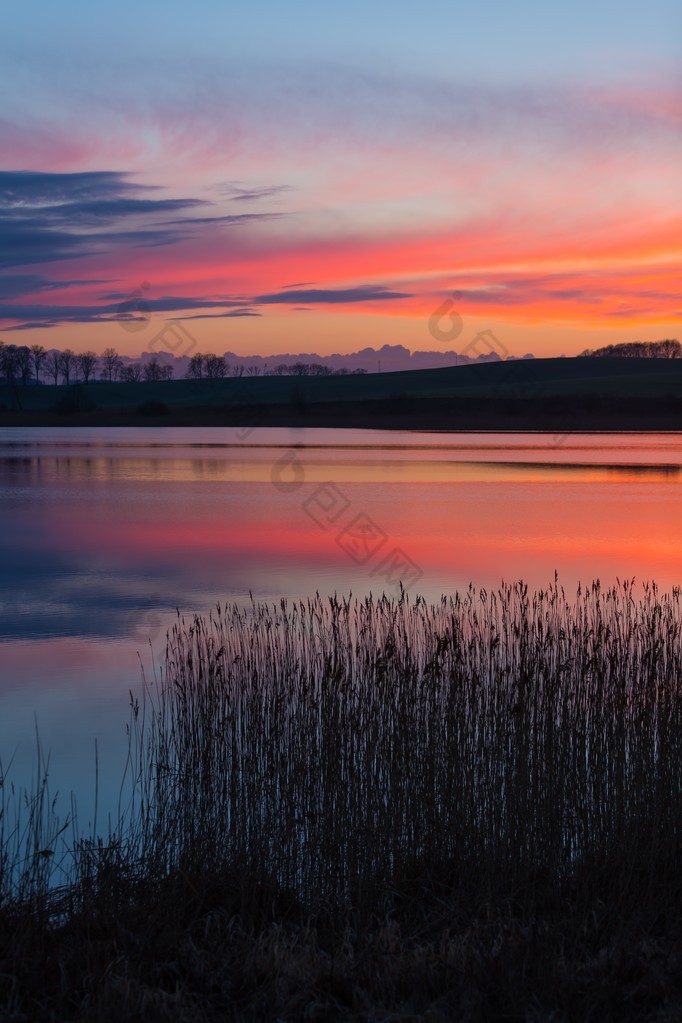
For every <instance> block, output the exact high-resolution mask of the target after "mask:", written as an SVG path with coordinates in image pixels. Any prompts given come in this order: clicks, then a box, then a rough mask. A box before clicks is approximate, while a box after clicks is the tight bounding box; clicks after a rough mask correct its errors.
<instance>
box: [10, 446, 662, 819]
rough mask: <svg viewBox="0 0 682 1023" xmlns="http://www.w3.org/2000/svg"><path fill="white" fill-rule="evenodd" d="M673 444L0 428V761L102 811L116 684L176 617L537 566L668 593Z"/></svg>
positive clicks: (433, 588) (124, 683) (155, 658)
mask: <svg viewBox="0 0 682 1023" xmlns="http://www.w3.org/2000/svg"><path fill="white" fill-rule="evenodd" d="M681 482H682V435H680V434H658V435H652V434H627V435H625V434H620V435H611V434H600V435H572V436H570V437H567V438H563V437H556V436H553V435H546V436H545V435H542V434H507V435H499V434H466V435H465V434H427V433H398V432H384V431H369V430H302V429H251V430H241V431H240V430H234V429H228V428H226V429H217V428H216V429H201V428H196V429H170V428H158V427H157V428H154V427H150V428H145V429H126V428H117V429H99V430H88V429H74V428H71V429H70V428H64V429H61V430H46V429H45V430H44V429H15V430H0V524H1V526H2V529H1V531H0V581H1V589H0V602H1V609H2V614H1V615H0V757H1V759H2V763H3V765H4V767H5V769H6V768H7V766H8V764H9V763H10V761H11V762H12V766H11V770H10V777H11V778H13V779H15V781H16V782H17V783H19V784H26V783H27V782H28V781H29V780H30V775H31V765H32V763H33V760H34V753H35V741H36V740H35V734H36V727H37V730H38V733H39V735H40V738H41V743H42V745H43V747H44V748H45V749H46V750H49V751H50V753H51V761H50V776H51V778H52V780H53V789H54V788H58V789H59V790H60V792H61V793H62V802H63V805H64V807H65V808H68V799H67V793H68V792H69V791H71V790H73V791H74V792H75V793H76V795H77V798H78V803H79V807H80V812H81V824H82V825H83V826H87V823H88V820H89V819H90V815H91V814H92V812H93V810H92V808H93V804H94V776H95V744H97V757H98V762H99V775H100V782H99V788H100V797H99V800H100V812H106V811H108V810H113V809H114V808H115V805H116V800H117V795H118V787H119V783H120V780H121V774H122V769H123V762H124V757H125V751H126V748H127V746H126V734H125V732H126V724H127V722H128V703H129V695H128V694H129V692H130V691H132V692H133V694H135V695H139V694H140V692H141V687H142V682H141V678H142V669H143V668H144V670H145V672H146V673H147V675H151V674H152V672H153V668H154V664H157V665H158V664H160V663H162V661H163V652H164V643H165V632H166V629H167V627H168V626H169V625H170V624H171V623H172V622H173V621H174V619H175V616H176V614H177V611H180V612H181V613H184V614H185V615H187V616H191V615H192V614H193V613H194V612H198V611H206V610H209V609H210V608H211V607H213V606H215V604H216V602H218V601H219V602H221V603H225V602H232V601H235V602H238V603H240V604H248V603H250V600H251V596H250V595H251V594H252V595H253V597H254V598H255V599H256V600H263V601H270V602H272V601H278V600H279V598H280V597H287V598H290V599H300V598H305V597H307V596H309V595H313V594H315V592H319V593H320V594H322V595H327V594H333V593H338V594H348V593H349V592H352V593H353V594H356V595H359V596H364V595H366V594H367V593H369V592H373V593H376V594H380V593H382V592H387V593H395V594H398V593H399V592H400V583H401V582H402V583H403V584H404V585H405V587H406V588H407V590H408V592H409V593H411V594H412V593H414V594H416V593H422V594H423V595H424V596H425V597H426V598H427V599H436V598H437V597H439V596H440V594H441V593H448V592H452V591H454V590H455V589H458V588H459V589H462V588H464V589H466V587H467V586H468V585H469V583H470V582H473V583H474V584H475V585H476V586H484V587H487V588H491V587H496V586H497V585H499V583H500V581H501V580H502V579H505V580H508V581H511V580H516V579H519V578H523V579H524V580H525V581H527V582H528V583H529V585H530V586H533V587H535V586H544V585H545V584H547V583H548V582H550V581H551V580H553V578H554V573H555V571H556V572H558V574H559V580H560V582H561V583H562V584H563V586H564V587H565V588H566V590H567V591H572V590H574V589H575V587H576V586H577V584H578V583H579V582H581V581H582V582H586V581H591V580H592V579H593V578H600V579H601V580H602V582H604V583H610V582H613V581H615V579H616V577H619V578H620V579H624V578H632V577H635V578H636V579H637V580H646V579H655V580H656V582H657V583H658V584H659V586H660V587H661V588H670V587H672V586H674V585H678V584H679V583H680V581H681V580H682V545H680V543H679V533H680V527H679V510H680V497H681V495H682V490H681V489H680V483H681Z"/></svg>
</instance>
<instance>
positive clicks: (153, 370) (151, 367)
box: [142, 355, 161, 382]
mask: <svg viewBox="0 0 682 1023" xmlns="http://www.w3.org/2000/svg"><path fill="white" fill-rule="evenodd" d="M142 372H143V373H144V378H145V380H149V381H151V382H153V381H156V380H160V379H161V363H160V362H159V360H158V359H157V357H156V356H155V355H153V356H152V357H151V359H150V360H149V362H147V363H145V365H144V367H143V370H142Z"/></svg>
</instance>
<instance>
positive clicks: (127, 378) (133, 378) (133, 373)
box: [120, 362, 142, 384]
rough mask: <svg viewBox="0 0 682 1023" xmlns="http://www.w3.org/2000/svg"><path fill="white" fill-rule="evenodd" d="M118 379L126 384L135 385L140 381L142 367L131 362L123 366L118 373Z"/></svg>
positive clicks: (137, 363)
mask: <svg viewBox="0 0 682 1023" xmlns="http://www.w3.org/2000/svg"><path fill="white" fill-rule="evenodd" d="M120 379H121V380H123V381H124V382H125V383H126V384H137V383H139V381H140V380H141V379H142V366H141V365H140V363H139V362H131V363H130V365H128V366H124V368H123V369H122V370H121V373H120Z"/></svg>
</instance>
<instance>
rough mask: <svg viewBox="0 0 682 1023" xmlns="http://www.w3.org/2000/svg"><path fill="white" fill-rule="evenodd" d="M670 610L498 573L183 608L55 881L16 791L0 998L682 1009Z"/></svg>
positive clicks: (681, 770) (44, 811) (281, 1012)
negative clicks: (119, 807) (106, 799)
mask: <svg viewBox="0 0 682 1023" xmlns="http://www.w3.org/2000/svg"><path fill="white" fill-rule="evenodd" d="M681 599H682V598H681V595H680V592H679V591H678V590H675V591H673V592H672V593H668V594H659V593H658V592H657V590H656V588H655V587H654V586H650V587H646V588H644V589H643V590H641V591H640V590H638V591H635V590H634V588H633V586H632V584H630V583H627V582H626V583H622V584H621V583H619V584H618V585H617V586H616V587H614V588H610V589H605V590H602V589H601V588H600V586H599V585H598V584H594V585H592V586H590V587H589V588H587V589H586V590H584V591H581V592H579V593H578V595H577V596H576V597H575V598H574V599H571V600H567V599H566V597H565V595H564V593H563V591H562V590H561V588H560V587H559V586H558V585H556V584H555V585H554V586H552V587H550V588H548V589H547V590H545V591H539V592H536V593H529V592H528V590H527V588H526V587H525V586H523V585H522V584H516V585H513V586H503V587H502V588H501V589H500V590H499V591H498V592H496V593H486V592H485V591H480V592H476V591H475V590H473V589H471V588H470V589H469V591H468V592H467V593H464V594H460V595H457V596H455V597H454V598H443V599H442V600H441V602H440V603H438V604H436V605H427V604H426V603H425V602H424V601H423V600H421V599H417V600H416V601H414V602H410V601H409V600H408V599H407V597H406V596H405V595H403V597H402V598H401V599H399V600H391V599H388V598H382V599H379V600H371V599H368V600H366V601H356V600H354V601H343V600H338V599H336V598H334V599H331V600H326V601H325V600H322V599H320V598H316V599H315V600H312V601H309V602H307V603H302V604H294V605H287V604H285V603H282V604H281V605H280V606H279V607H275V608H269V607H266V606H263V605H254V606H253V607H252V608H250V609H248V610H246V611H244V610H240V609H239V608H237V607H227V608H224V609H223V608H218V609H217V611H216V613H214V614H213V615H212V616H210V617H209V618H208V619H206V618H194V619H193V620H192V621H191V622H189V623H187V622H185V621H184V620H179V621H178V623H177V625H176V627H175V628H174V629H173V630H172V632H171V633H170V634H169V638H168V649H167V658H166V665H165V669H164V671H163V672H162V674H161V677H160V678H159V679H158V680H157V682H156V684H155V685H154V686H153V687H151V688H150V689H149V691H148V694H147V698H146V700H145V701H144V703H143V705H142V706H139V705H137V704H135V705H134V706H133V714H132V725H131V735H130V739H131V745H130V751H131V756H130V777H131V779H132V801H131V805H130V808H129V811H128V814H127V815H126V816H125V817H124V818H122V820H121V822H120V824H119V826H118V828H117V830H116V832H115V834H113V835H111V836H109V837H108V838H107V839H106V841H102V840H101V839H98V838H97V837H93V838H92V839H90V840H89V841H83V840H76V839H74V840H73V841H72V843H71V846H70V853H71V857H72V859H71V868H70V869H71V872H70V875H69V883H68V884H66V885H62V886H61V887H60V888H58V889H55V887H54V874H53V876H52V878H51V877H50V875H49V869H52V870H53V871H54V864H55V860H57V859H59V862H60V863H62V869H66V868H64V866H63V856H62V857H59V858H58V857H57V856H56V855H43V854H44V853H46V852H53V853H56V845H54V843H55V842H56V839H57V831H58V830H59V827H61V826H62V825H59V824H58V822H55V821H54V820H53V819H52V817H51V816H50V813H49V801H46V797H45V795H43V797H42V801H39V802H37V803H36V802H35V801H36V800H38V799H39V797H38V796H34V797H33V803H31V801H30V800H29V802H28V803H27V806H29V808H30V807H31V806H33V816H32V817H30V815H29V819H30V820H32V821H33V822H34V826H33V830H31V828H29V830H28V832H26V834H27V835H28V836H29V838H30V840H29V841H28V843H27V842H26V841H24V840H23V839H22V838H21V835H22V831H21V828H19V830H17V826H16V824H15V823H13V825H12V829H9V830H8V824H7V821H8V819H9V818H8V807H7V805H6V806H5V811H4V815H3V816H2V818H0V825H2V826H3V827H4V828H5V831H4V833H3V832H0V840H2V841H1V842H0V892H1V893H2V900H3V902H2V908H0V940H2V941H3V942H5V943H6V944H5V951H4V953H3V952H0V1006H3V1005H4V1006H5V1011H6V1012H7V1013H13V1014H14V1015H13V1016H11V1017H9V1018H15V1019H43V1018H45V1019H49V1018H59V1019H93V1020H108V1019H137V1018H138V1017H139V1018H140V1019H142V1018H145V1019H158V1020H166V1019H174V1020H175V1019H177V1020H182V1019H185V1018H186V1019H207V1020H213V1019H216V1020H217V1019H263V1020H265V1019H272V1020H275V1019H287V1020H288V1019H292V1020H293V1019H303V1018H309V1019H358V1020H360V1019H362V1020H408V1019H417V1018H419V1019H421V1018H423V1019H433V1020H440V1019H453V1018H455V1019H457V1018H458V1019H481V1020H483V1019H500V1020H501V1019H519V1020H535V1019H537V1020H540V1019H543V1020H544V1019H551V1020H563V1019H575V1018H580V1019H595V1020H596V1019H599V1020H603V1019H625V1018H629V1019H659V1020H667V1019H671V1020H672V1019H677V1018H679V1017H680V1015H682V989H681V987H680V982H679V979H678V978H679V977H680V976H682V970H681V969H680V967H681V966H682V961H681V957H680V952H679V949H680V939H681V938H682V934H681V927H680V910H681V909H682V898H681V895H682V874H681V873H680V859H679V840H680V832H681V827H680V825H681V823H682V803H681V800H680V792H681V783H682V700H681V695H682V642H681V639H682V604H681ZM38 791H40V787H39V789H38ZM14 820H15V818H14V817H13V818H12V821H13V822H14ZM40 822H42V824H40ZM39 825H40V826H39ZM41 828H42V831H41ZM46 828H47V829H48V830H47V831H46V830H45V829H46ZM49 829H51V830H49ZM24 831H26V829H25V828H24ZM3 834H4V838H3ZM8 837H11V838H12V840H11V841H9V840H8ZM46 838H49V839H50V841H51V842H52V843H53V845H54V847H53V846H48V847H45V846H44V845H43V842H44V841H45V839H46ZM22 842H23V845H22ZM3 856H4V861H3V859H2V857H3ZM19 863H21V864H22V865H23V866H22V868H21V869H19V870H18V869H17V865H18V864H19ZM46 865H47V866H46ZM48 868H49V869H48ZM13 934H14V938H12V937H11V935H13ZM2 947H3V946H2V945H0V948H2ZM3 959H4V961H3ZM41 971H42V973H44V974H45V975H46V976H48V977H50V978H51V980H50V983H49V985H48V988H47V989H46V991H48V989H49V993H46V994H45V996H42V995H41V996H38V995H37V994H36V991H35V977H36V976H37V975H38V973H39V972H41ZM32 978H33V980H32ZM3 999H4V1001H3ZM0 1011H2V1010H1V1009H0ZM51 1014H52V1015H51Z"/></svg>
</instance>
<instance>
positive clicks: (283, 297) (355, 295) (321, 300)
mask: <svg viewBox="0 0 682 1023" xmlns="http://www.w3.org/2000/svg"><path fill="white" fill-rule="evenodd" d="M411 297H412V296H411V295H410V293H409V292H406V291H389V289H388V288H382V287H373V286H372V285H369V284H368V285H361V286H360V287H357V288H308V289H289V290H286V291H277V292H275V293H273V294H270V295H255V296H254V298H253V301H254V303H255V304H256V305H285V304H286V305H300V304H302V303H313V304H316V305H322V304H324V305H345V304H346V303H351V302H378V301H385V300H386V299H399V298H411Z"/></svg>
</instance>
